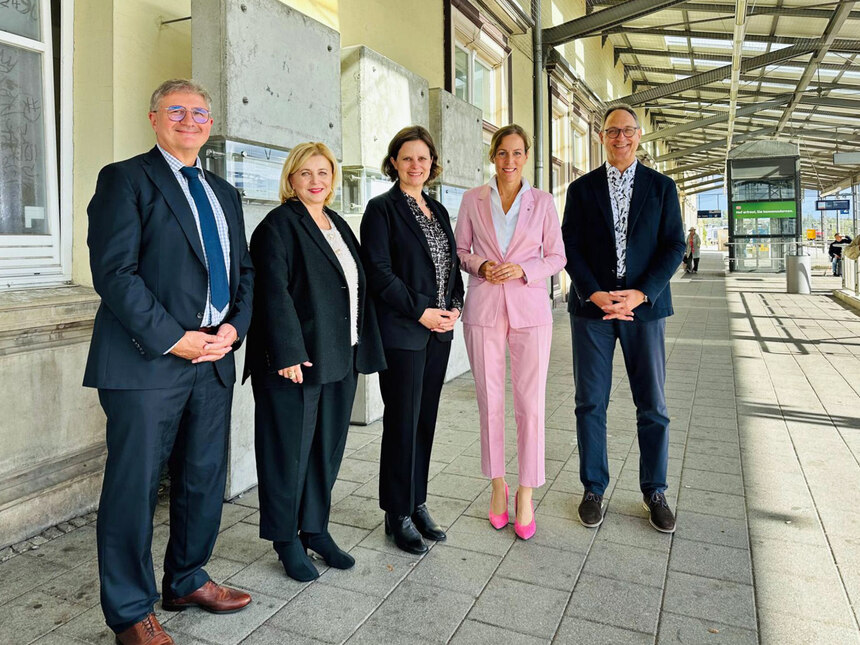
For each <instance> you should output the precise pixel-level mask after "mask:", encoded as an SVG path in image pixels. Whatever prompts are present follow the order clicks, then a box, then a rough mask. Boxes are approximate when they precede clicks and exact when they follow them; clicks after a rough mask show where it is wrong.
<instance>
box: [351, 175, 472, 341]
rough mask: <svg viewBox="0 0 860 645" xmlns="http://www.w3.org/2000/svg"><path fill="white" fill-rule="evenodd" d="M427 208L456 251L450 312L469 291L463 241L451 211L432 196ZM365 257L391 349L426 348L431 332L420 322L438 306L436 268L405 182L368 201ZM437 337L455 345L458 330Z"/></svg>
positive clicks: (448, 299) (381, 324)
mask: <svg viewBox="0 0 860 645" xmlns="http://www.w3.org/2000/svg"><path fill="white" fill-rule="evenodd" d="M427 205H428V206H429V207H430V210H432V211H433V216H434V217H436V218H437V219H438V220H439V223H440V224H441V225H442V229H443V230H444V231H445V235H447V237H448V245H449V246H450V248H451V273H450V275H449V277H448V284H447V285H446V289H445V308H446V309H450V308H451V302H452V300H458V301H459V302H461V303H462V302H463V295H464V292H465V290H464V287H463V276H462V275H461V274H460V260H459V258H458V257H457V243H456V242H455V241H454V231H453V230H452V229H451V221H450V219H449V217H448V211H447V210H445V207H444V206H442V204H440V203H439V202H437V201H436V200H435V199H431V198H430V197H427ZM361 259H362V262H363V264H364V271H365V273H367V282H368V285H369V286H370V292H371V294H372V295H373V299H374V302H375V303H376V312H377V315H378V317H379V329H380V331H381V332H382V342H383V344H384V346H385V348H386V349H409V350H419V349H422V348H424V346H425V345H426V344H427V339H428V338H429V337H430V334H431V332H430V330H429V329H427V328H426V327H425V326H424V325H422V324H421V323H420V322H418V319H419V318H421V316H422V315H423V314H424V310H425V309H427V308H431V309H433V308H435V307H436V268H435V267H434V266H433V259H432V257H431V255H430V246H429V245H428V244H427V238H426V237H425V236H424V232H423V231H422V230H421V226H419V224H418V222H417V221H416V220H415V215H413V214H412V211H410V210H409V204H408V203H407V201H406V196H405V195H404V194H403V191H402V190H400V184H399V183H395V184H394V186H393V187H392V188H391V190H389V191H388V192H387V193H384V194H382V195H379V196H377V197H374V198H373V199H371V200H370V201H369V202H368V203H367V208H366V209H365V211H364V216H363V217H362V218H361ZM437 338H438V339H439V340H441V341H446V342H447V341H451V340H452V339H453V338H454V332H452V331H449V332H445V333H443V334H437Z"/></svg>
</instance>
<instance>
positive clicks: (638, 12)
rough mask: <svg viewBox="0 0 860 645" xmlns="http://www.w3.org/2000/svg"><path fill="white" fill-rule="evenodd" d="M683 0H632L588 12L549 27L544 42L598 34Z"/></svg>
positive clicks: (560, 42) (558, 42) (548, 44)
mask: <svg viewBox="0 0 860 645" xmlns="http://www.w3.org/2000/svg"><path fill="white" fill-rule="evenodd" d="M681 2H683V0H631V1H630V2H625V3H623V4H620V5H616V6H614V7H610V8H609V9H604V10H603V11H597V12H594V13H591V14H586V15H584V16H582V17H580V18H575V19H574V20H570V21H568V22H565V23H563V24H560V25H555V26H553V27H547V28H546V29H544V30H543V44H544V46H545V47H554V46H557V45H563V44H564V43H568V42H570V41H571V40H576V39H577V38H587V37H588V36H597V35H600V34H602V33H604V32H606V31H607V30H608V29H612V28H619V27H620V26H621V25H623V24H624V23H626V22H630V21H631V20H636V19H637V18H641V17H642V16H647V15H649V14H652V13H654V12H655V11H660V10H661V9H667V8H669V7H671V6H673V5H676V4H681Z"/></svg>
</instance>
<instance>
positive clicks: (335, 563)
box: [299, 532, 355, 569]
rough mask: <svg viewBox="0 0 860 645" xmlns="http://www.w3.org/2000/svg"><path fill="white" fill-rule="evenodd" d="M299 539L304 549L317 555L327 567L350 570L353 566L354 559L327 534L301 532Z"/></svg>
mask: <svg viewBox="0 0 860 645" xmlns="http://www.w3.org/2000/svg"><path fill="white" fill-rule="evenodd" d="M299 537H300V538H301V540H302V544H304V545H305V548H306V549H310V550H311V551H314V552H315V553H319V554H320V555H321V556H322V558H323V560H325V563H326V564H327V565H328V566H330V567H334V568H335V569H351V568H352V567H353V566H354V565H355V558H353V557H352V556H351V555H350V554H349V553H347V552H346V551H344V550H343V549H341V548H340V547H339V546H338V545H337V543H336V542H335V541H334V539H333V538H332V537H331V535H330V534H329V533H328V532H325V533H304V532H302V533H300V534H299Z"/></svg>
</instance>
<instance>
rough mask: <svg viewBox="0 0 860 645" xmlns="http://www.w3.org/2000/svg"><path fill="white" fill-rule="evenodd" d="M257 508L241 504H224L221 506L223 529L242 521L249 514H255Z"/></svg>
mask: <svg viewBox="0 0 860 645" xmlns="http://www.w3.org/2000/svg"><path fill="white" fill-rule="evenodd" d="M254 512H255V510H254V509H253V508H249V507H247V506H242V505H241V504H230V503H227V504H223V505H222V506H221V529H220V530H221V531H222V532H223V531H225V530H226V529H229V528H230V527H231V526H233V525H234V524H236V523H237V522H241V521H242V520H244V519H245V518H246V517H248V516H249V515H253V514H254Z"/></svg>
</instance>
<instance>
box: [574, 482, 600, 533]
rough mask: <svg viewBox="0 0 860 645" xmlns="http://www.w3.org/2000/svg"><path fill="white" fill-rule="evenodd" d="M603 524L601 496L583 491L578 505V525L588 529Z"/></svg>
mask: <svg viewBox="0 0 860 645" xmlns="http://www.w3.org/2000/svg"><path fill="white" fill-rule="evenodd" d="M602 522H603V495H598V494H597V493H592V492H591V491H590V490H587V491H585V493H584V494H583V496H582V501H581V502H580V503H579V523H580V524H582V525H583V526H586V527H588V528H590V529H593V528H594V527H595V526H600V524H601V523H602Z"/></svg>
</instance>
